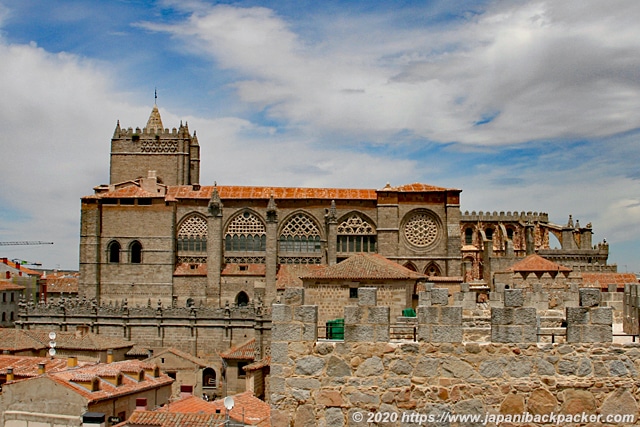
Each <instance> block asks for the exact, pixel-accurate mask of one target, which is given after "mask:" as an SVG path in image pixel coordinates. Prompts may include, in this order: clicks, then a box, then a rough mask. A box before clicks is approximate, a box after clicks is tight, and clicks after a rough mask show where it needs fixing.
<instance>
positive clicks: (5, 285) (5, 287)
mask: <svg viewBox="0 0 640 427" xmlns="http://www.w3.org/2000/svg"><path fill="white" fill-rule="evenodd" d="M25 289H26V288H25V287H24V286H20V285H16V284H15V283H13V282H10V281H8V280H0V292H2V291H24V290H25Z"/></svg>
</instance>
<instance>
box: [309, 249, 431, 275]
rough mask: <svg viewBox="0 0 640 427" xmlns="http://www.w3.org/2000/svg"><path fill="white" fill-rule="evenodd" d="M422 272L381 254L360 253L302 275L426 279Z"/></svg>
mask: <svg viewBox="0 0 640 427" xmlns="http://www.w3.org/2000/svg"><path fill="white" fill-rule="evenodd" d="M426 277H427V276H425V275H424V274H420V273H416V272H415V271H412V270H409V269H408V268H406V267H403V266H401V265H400V264H398V263H395V262H393V261H391V260H389V259H387V258H385V257H383V256H382V255H378V254H371V253H360V254H356V255H353V256H351V257H349V258H347V259H346V260H344V261H342V262H339V263H338V264H335V265H330V266H328V267H325V268H324V269H322V270H318V271H316V272H314V273H311V274H308V275H306V276H302V277H301V278H302V279H303V280H305V279H332V280H354V279H376V280H403V279H404V280H419V279H426Z"/></svg>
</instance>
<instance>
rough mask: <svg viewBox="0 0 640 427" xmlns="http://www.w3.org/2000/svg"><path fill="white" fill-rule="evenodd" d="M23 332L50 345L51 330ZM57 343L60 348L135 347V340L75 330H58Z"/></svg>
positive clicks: (97, 349) (113, 348)
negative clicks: (80, 332)
mask: <svg viewBox="0 0 640 427" xmlns="http://www.w3.org/2000/svg"><path fill="white" fill-rule="evenodd" d="M21 331H22V333H24V334H28V335H29V336H31V337H32V338H34V339H36V340H38V341H40V342H41V343H43V344H46V346H47V347H48V346H49V331H44V330H33V329H32V330H24V329H21ZM56 344H57V348H58V349H66V350H94V351H104V350H109V349H112V350H115V349H119V348H127V347H133V344H134V343H133V342H131V341H127V340H124V339H120V338H113V337H108V336H106V335H100V334H93V333H90V332H89V333H85V334H77V333H75V332H56Z"/></svg>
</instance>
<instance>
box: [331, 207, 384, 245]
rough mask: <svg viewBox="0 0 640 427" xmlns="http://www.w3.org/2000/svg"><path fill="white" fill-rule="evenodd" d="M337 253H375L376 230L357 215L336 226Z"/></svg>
mask: <svg viewBox="0 0 640 427" xmlns="http://www.w3.org/2000/svg"><path fill="white" fill-rule="evenodd" d="M337 232H338V233H337V234H338V252H375V251H376V230H375V227H374V226H373V225H371V224H370V223H369V222H368V221H366V220H365V219H363V218H362V217H361V216H360V215H358V214H355V213H354V214H353V215H351V216H350V217H348V218H347V219H345V220H344V221H342V223H340V224H339V225H338V230H337Z"/></svg>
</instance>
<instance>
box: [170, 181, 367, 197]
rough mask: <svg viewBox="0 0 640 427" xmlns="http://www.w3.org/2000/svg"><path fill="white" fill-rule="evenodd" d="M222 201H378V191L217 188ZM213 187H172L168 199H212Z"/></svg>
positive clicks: (235, 186) (231, 186)
mask: <svg viewBox="0 0 640 427" xmlns="http://www.w3.org/2000/svg"><path fill="white" fill-rule="evenodd" d="M215 188H217V189H218V194H219V195H220V199H222V200H225V199H265V200H268V199H269V198H271V196H273V197H274V198H275V199H276V200H278V199H327V200H351V199H359V200H376V191H375V190H368V189H353V188H297V187H244V186H238V185H228V186H216V187H215ZM213 189H214V187H213V186H203V187H200V188H199V189H198V190H194V189H193V186H191V185H181V186H171V187H169V188H168V189H167V198H168V199H210V198H211V194H212V193H213Z"/></svg>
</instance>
